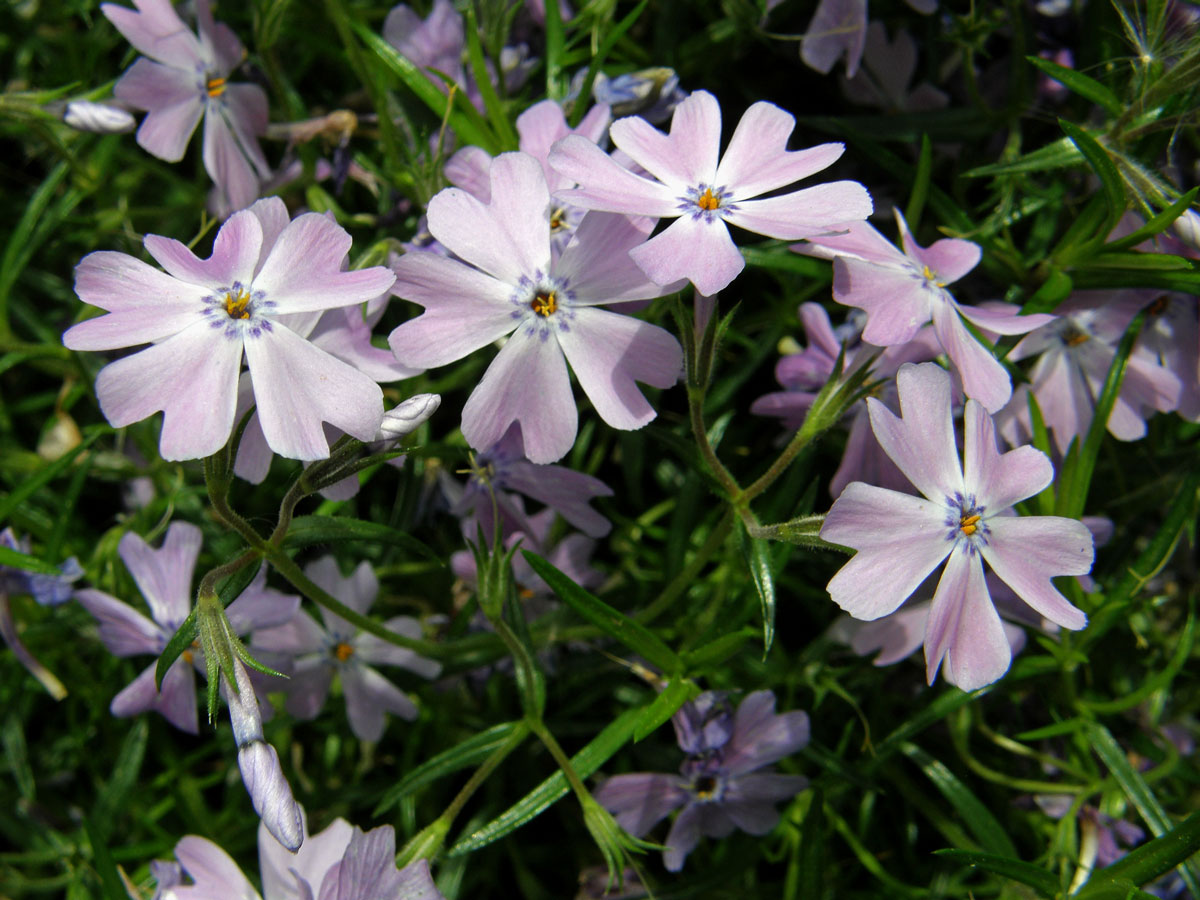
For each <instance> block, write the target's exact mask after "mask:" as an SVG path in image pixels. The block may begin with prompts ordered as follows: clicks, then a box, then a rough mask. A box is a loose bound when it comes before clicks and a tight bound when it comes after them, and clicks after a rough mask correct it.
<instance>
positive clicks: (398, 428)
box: [375, 394, 442, 441]
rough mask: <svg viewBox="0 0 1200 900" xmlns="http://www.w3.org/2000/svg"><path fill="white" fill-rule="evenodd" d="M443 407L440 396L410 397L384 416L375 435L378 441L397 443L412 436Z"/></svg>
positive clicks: (419, 395) (422, 395)
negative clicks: (407, 435)
mask: <svg viewBox="0 0 1200 900" xmlns="http://www.w3.org/2000/svg"><path fill="white" fill-rule="evenodd" d="M441 405H442V398H441V397H440V396H439V395H438V394H417V395H416V396H414V397H409V398H408V399H407V400H405V401H404V402H403V403H401V404H400V405H399V406H397V407H396V408H395V409H390V410H388V411H387V412H386V413H384V414H383V421H382V422H381V423H380V424H379V431H378V433H377V434H376V435H375V440H377V441H395V440H399V439H400V438H402V437H404V436H405V435H406V434H412V433H413V432H414V431H416V430H417V429H418V428H419V427H420V426H421V424H422V423H423V422H424V421H425V420H426V419H428V418H429V417H430V416H432V415H433V414H434V413H435V412H437V408H438V407H439V406H441Z"/></svg>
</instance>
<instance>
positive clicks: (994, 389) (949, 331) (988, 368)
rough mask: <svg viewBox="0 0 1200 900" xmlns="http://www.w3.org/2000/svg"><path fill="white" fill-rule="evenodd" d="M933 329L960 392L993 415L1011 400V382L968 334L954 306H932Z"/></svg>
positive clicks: (951, 303) (1004, 370) (935, 304)
mask: <svg viewBox="0 0 1200 900" xmlns="http://www.w3.org/2000/svg"><path fill="white" fill-rule="evenodd" d="M933 330H934V332H936V334H937V337H938V340H939V341H941V344H942V348H943V349H944V350H945V351H946V355H947V356H948V357H950V361H951V362H952V363H954V368H956V369H957V370H958V375H959V377H960V378H961V379H962V384H963V393H964V394H966V395H967V396H968V397H970V398H972V399H974V400H978V401H979V402H980V403H982V404H983V406H984V408H985V409H986V410H987V411H988V412H990V413H996V412H999V411H1000V410H1001V408H1003V406H1004V404H1006V403H1008V400H1009V398H1010V397H1012V379H1011V378H1009V376H1008V370H1007V369H1005V368H1004V366H1003V365H1002V364H1001V363H1000V361H999V360H998V359H996V357H995V356H993V355H992V351H991V350H989V349H988V348H987V347H985V346H983V344H981V343H980V342H979V341H978V340H976V339H975V336H974V335H973V334H971V333H970V332H969V331H967V328H966V326H965V325H963V323H962V320H961V319H960V318H959V317H958V309H957V304H955V303H953V302H945V303H937V302H935V303H934V304H933Z"/></svg>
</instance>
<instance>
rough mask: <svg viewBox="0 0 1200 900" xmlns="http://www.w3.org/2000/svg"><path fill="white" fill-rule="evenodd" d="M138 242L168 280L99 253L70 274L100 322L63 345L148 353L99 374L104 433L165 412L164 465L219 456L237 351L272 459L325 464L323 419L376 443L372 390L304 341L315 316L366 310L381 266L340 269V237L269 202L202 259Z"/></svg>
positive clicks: (221, 234)
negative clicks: (99, 312)
mask: <svg viewBox="0 0 1200 900" xmlns="http://www.w3.org/2000/svg"><path fill="white" fill-rule="evenodd" d="M145 245H146V250H147V251H148V252H149V253H150V255H151V256H153V257H154V258H155V259H156V260H157V261H158V262H159V263H160V264H161V265H162V267H163V268H164V269H166V272H161V271H159V270H158V269H155V268H152V267H151V266H148V265H147V264H146V263H144V262H142V261H140V260H138V259H135V258H134V257H132V256H129V255H127V254H124V253H116V252H112V251H105V250H102V251H98V252H96V253H91V254H88V255H87V256H86V257H84V258H83V261H82V262H80V263H79V265H78V266H76V268H75V292H76V293H77V294H78V295H79V298H80V299H81V300H83V302H85V303H90V304H92V305H93V306H98V307H100V308H101V309H103V310H105V311H107V315H103V316H98V317H96V318H94V319H88V320H87V321H84V322H80V323H79V324H78V325H75V326H74V327H72V328H70V329H68V330H67V332H66V333H65V334H64V335H63V343H64V344H65V345H66V346H67V347H69V348H71V349H72V350H114V349H117V348H121V347H132V346H136V345H138V344H150V346H149V347H148V348H146V349H144V350H141V351H139V352H137V353H133V354H131V355H129V356H126V357H124V358H123V359H119V360H117V361H116V362H113V363H110V364H109V365H107V366H105V367H104V369H102V370H101V371H100V374H99V375H98V376H97V377H96V395H97V397H98V398H99V401H100V408H101V409H102V410H103V411H104V415H105V417H106V418H107V419H108V421H109V422H110V423H112V424H113V425H114V426H116V427H118V428H120V427H123V426H125V425H130V424H132V423H134V422H139V421H141V420H142V419H146V418H149V417H150V416H152V415H154V414H155V413H156V412H158V411H160V410H162V412H163V427H162V438H161V440H160V442H159V451H160V452H161V454H162V456H163V458H164V459H196V458H199V457H204V456H209V455H211V454H213V453H215V452H216V451H218V450H220V449H221V447H223V446H224V445H225V443H226V442H227V441H228V440H229V436H230V434H231V433H232V432H233V426H234V418H235V412H236V409H237V394H238V378H239V373H240V372H241V368H242V357H243V355H245V357H246V361H247V364H248V366H249V370H250V379H251V381H252V383H253V386H254V396H255V400H256V402H257V407H258V418H259V421H260V422H261V423H262V429H263V433H264V434H265V435H266V439H267V444H268V445H270V447H271V449H272V450H274V451H275V452H276V453H278V454H279V455H280V456H287V457H290V458H292V459H305V460H313V459H324V458H325V457H327V456H328V455H329V444H328V442H327V441H326V438H325V434H324V431H323V429H322V428H321V423H322V422H323V421H324V422H329V423H330V424H332V425H335V426H337V427H338V428H340V429H341V430H342V431H345V432H346V433H348V434H351V435H353V436H354V437H356V438H359V439H360V440H364V441H369V440H372V439H373V438H374V437H375V432H376V429H377V428H378V427H379V422H380V420H381V419H382V418H383V393H382V392H381V391H380V389H379V385H377V384H376V383H375V381H374V380H373V379H372V378H371V377H370V376H369V375H364V374H363V373H362V372H360V371H358V370H357V369H355V368H353V367H352V366H350V365H347V364H346V363H344V362H342V361H341V360H339V359H337V358H336V357H334V356H331V355H330V354H329V353H326V352H325V351H323V350H321V349H319V348H318V347H317V346H316V345H315V344H313V343H311V342H310V341H308V340H305V337H304V336H305V335H307V334H308V333H309V332H310V331H311V330H312V326H313V323H314V322H315V320H316V316H315V315H314V313H318V312H319V311H321V310H326V309H334V308H336V307H342V306H352V305H353V304H356V303H362V302H364V301H366V300H371V299H373V298H375V297H378V296H379V295H380V294H382V293H383V292H384V291H386V290H387V289H388V288H389V287H391V285H392V282H393V281H394V280H395V276H394V275H393V274H392V273H391V272H390V271H389V270H388V269H385V268H383V267H382V266H375V267H373V268H370V269H360V270H358V271H354V272H347V271H342V263H343V261H344V259H345V257H346V253H347V252H348V251H349V250H350V235H349V234H347V233H346V231H345V230H344V229H342V228H341V227H339V226H338V225H337V224H336V223H335V222H334V221H333V220H332V219H329V218H326V217H325V216H322V215H318V214H317V213H307V214H305V215H302V216H299V217H297V218H296V219H295V220H292V221H289V219H288V212H287V207H285V206H284V204H283V201H282V200H280V199H279V198H277V197H270V198H268V199H266V200H260V201H259V202H257V203H255V204H254V205H253V206H252V207H250V208H249V209H246V210H242V211H241V212H239V213H235V214H234V215H233V216H231V217H230V218H229V219H228V220H227V221H226V222H225V224H224V225H222V226H221V230H220V231H218V232H217V237H216V240H215V242H214V243H213V252H212V256H210V257H209V258H208V259H198V258H197V257H196V256H195V254H193V253H192V251H191V250H189V249H188V248H187V247H185V246H184V245H183V244H181V243H179V242H178V241H175V240H171V239H169V238H165V237H159V236H157V235H147V236H146V239H145ZM297 323H299V324H297ZM293 325H296V326H297V327H298V328H299V329H300V332H299V333H297V332H296V331H294V330H293V328H292V326H293Z"/></svg>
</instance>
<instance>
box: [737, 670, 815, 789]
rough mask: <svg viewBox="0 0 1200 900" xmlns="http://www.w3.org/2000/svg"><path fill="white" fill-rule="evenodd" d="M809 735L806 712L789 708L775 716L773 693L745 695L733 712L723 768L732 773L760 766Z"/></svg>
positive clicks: (790, 751)
mask: <svg viewBox="0 0 1200 900" xmlns="http://www.w3.org/2000/svg"><path fill="white" fill-rule="evenodd" d="M809 734H810V728H809V722H808V713H806V712H803V711H802V710H792V711H791V712H787V713H783V714H782V715H776V714H775V695H774V694H773V693H771V692H770V691H755V692H754V693H752V694H747V695H746V698H745V699H744V700H742V702H741V703H740V704H739V705H738V709H737V713H736V714H735V715H734V720H733V737H731V738H730V740H729V743H728V744H727V745H726V747H725V755H724V761H723V765H724V768H725V770H726V771H727V772H728V773H729V774H730V775H734V776H737V775H742V774H743V773H745V772H750V771H753V770H754V769H761V768H762V767H763V766H768V765H770V764H771V763H773V762H776V761H777V760H780V759H783V758H784V757H785V756H791V755H792V754H793V753H795V752H796V751H797V750H799V749H800V748H801V747H804V746H806V745H807V744H808V739H809Z"/></svg>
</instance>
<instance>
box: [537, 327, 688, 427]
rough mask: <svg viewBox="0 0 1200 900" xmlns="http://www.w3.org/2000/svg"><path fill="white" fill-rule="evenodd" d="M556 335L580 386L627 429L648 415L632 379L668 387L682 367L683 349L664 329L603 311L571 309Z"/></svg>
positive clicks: (610, 419) (613, 423)
mask: <svg viewBox="0 0 1200 900" xmlns="http://www.w3.org/2000/svg"><path fill="white" fill-rule="evenodd" d="M556 335H557V337H558V342H559V344H560V345H561V346H562V349H563V353H565V354H566V356H567V362H569V363H570V364H571V368H572V369H573V370H574V372H575V377H576V378H578V379H579V385H580V387H582V388H583V390H584V393H586V394H587V395H588V399H589V400H591V401H592V405H593V406H594V407H595V408H596V412H597V413H599V414H600V418H602V419H603V420H604V421H605V422H607V423H608V424H609V425H611V426H612V427H613V428H621V429H624V430H626V431H629V430H633V429H637V428H641V427H642V426H643V425H645V424H646V423H647V422H649V421H650V420H651V419H653V418H654V416H655V412H654V408H653V407H652V406H651V405H650V403H649V402H648V401H647V400H646V398H645V396H643V394H642V392H641V390H640V389H639V388H638V386H637V383H636V382H639V381H641V382H644V383H646V384H649V385H653V386H654V387H659V388H667V387H671V386H672V385H673V384H675V382H676V381H677V380H678V379H679V375H680V372H681V370H682V367H683V350H682V348H681V347H680V346H679V341H677V340H675V337H674V336H673V335H672V334H671V333H670V332H668V331H664V330H663V329H662V328H659V327H658V326H656V325H651V324H649V323H648V322H642V321H640V320H638V319H635V318H633V317H631V316H623V315H621V314H619V313H615V312H609V311H608V310H603V309H589V308H581V309H577V310H575V317H574V318H573V319H572V320H571V324H570V329H569V330H565V329H560V330H559V331H557V332H556Z"/></svg>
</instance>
